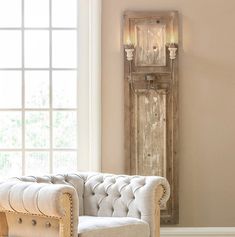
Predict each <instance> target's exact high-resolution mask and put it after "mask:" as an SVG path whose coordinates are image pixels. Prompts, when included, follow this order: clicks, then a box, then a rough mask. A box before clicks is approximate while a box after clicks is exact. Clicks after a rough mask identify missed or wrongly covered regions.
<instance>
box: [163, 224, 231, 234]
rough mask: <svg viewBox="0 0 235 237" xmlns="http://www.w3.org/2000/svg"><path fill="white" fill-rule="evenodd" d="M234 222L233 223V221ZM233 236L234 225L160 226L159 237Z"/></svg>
mask: <svg viewBox="0 0 235 237" xmlns="http://www.w3.org/2000/svg"><path fill="white" fill-rule="evenodd" d="M234 224H235V223H234ZM175 236H176V237H212V236H216V237H227V236H230V237H231V236H233V237H235V227H202V228H201V227H195V228H188V227H185V228H184V227H162V228H161V237H175Z"/></svg>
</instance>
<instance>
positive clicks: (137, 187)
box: [0, 172, 170, 237]
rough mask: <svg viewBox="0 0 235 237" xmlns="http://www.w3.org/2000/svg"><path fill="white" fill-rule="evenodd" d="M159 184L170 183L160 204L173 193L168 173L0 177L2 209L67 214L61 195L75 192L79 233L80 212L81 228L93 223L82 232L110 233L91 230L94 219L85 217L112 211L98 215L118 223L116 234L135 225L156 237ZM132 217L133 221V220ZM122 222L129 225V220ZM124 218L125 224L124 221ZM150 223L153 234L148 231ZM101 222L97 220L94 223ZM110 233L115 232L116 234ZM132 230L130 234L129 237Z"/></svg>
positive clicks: (141, 236)
mask: <svg viewBox="0 0 235 237" xmlns="http://www.w3.org/2000/svg"><path fill="white" fill-rule="evenodd" d="M159 186H162V187H163V189H164V194H163V196H162V197H161V198H160V204H161V205H164V204H165V202H166V201H167V200H168V198H169V194H170V190H169V184H168V182H167V180H166V179H165V178H162V177H157V176H127V175H112V174H101V173H83V172H81V173H77V174H59V175H52V176H42V177H34V176H28V177H18V178H13V179H10V180H9V181H6V182H3V183H0V211H1V209H2V210H3V211H10V212H17V213H26V214H32V215H35V214H36V215H37V214H40V215H44V216H45V217H55V218H61V217H62V216H63V215H64V213H65V210H64V209H63V208H61V206H60V205H61V203H60V202H59V199H60V197H61V195H63V194H65V193H67V194H69V195H71V197H72V209H71V211H72V213H73V216H72V221H73V227H72V229H73V236H76V233H78V229H77V225H76V223H77V221H78V212H79V216H80V217H79V222H80V225H81V226H79V231H82V230H85V229H89V231H88V232H87V233H81V232H80V236H82V237H88V236H89V237H90V236H102V237H105V236H106V235H105V234H102V235H101V234H98V233H99V232H100V231H101V230H99V228H97V229H95V230H94V231H95V233H97V235H90V234H89V233H91V232H92V233H93V231H92V230H91V229H92V226H93V225H90V227H91V228H90V227H89V223H88V222H87V223H86V221H85V220H88V219H89V222H90V220H93V218H96V217H106V218H108V217H109V218H108V219H105V218H97V221H98V220H99V225H98V223H97V225H98V226H103V229H108V228H106V226H104V224H105V223H106V221H104V220H107V227H108V226H109V227H112V230H111V229H109V231H111V232H112V233H113V236H115V237H119V236H125V235H124V233H125V231H124V229H128V230H130V231H129V232H131V233H133V236H134V235H135V237H145V236H150V237H155V236H156V234H155V233H156V229H157V227H156V206H157V205H158V203H156V202H157V201H156V189H157V187H159ZM78 203H79V205H78ZM78 209H79V210H78ZM82 216H93V217H89V218H88V217H82ZM114 217H122V218H114ZM127 217H131V218H130V219H128V218H127ZM87 218H88V219H87ZM125 218H126V219H125ZM133 218H135V219H134V221H136V223H135V224H133V223H132V221H133ZM82 220H84V221H82ZM129 221H130V222H129ZM92 222H93V221H92ZM95 222H96V221H95ZM127 222H128V223H132V224H130V225H129V224H127ZM122 223H126V224H127V225H125V226H124V224H123V225H122ZM119 224H120V225H121V226H122V227H119V226H118V225H119ZM146 225H147V226H148V231H149V232H150V235H149V234H147V233H148V231H147V229H146ZM96 227H97V226H96V225H95V226H94V228H96ZM134 227H135V228H137V229H138V228H139V231H137V232H135V230H134V229H135V228H134ZM119 229H120V230H119ZM118 231H123V234H118V235H117V234H115V233H117V232H118ZM106 232H107V230H104V233H106ZM111 232H110V233H111ZM102 233H103V232H102ZM140 233H143V234H140ZM107 236H109V237H111V235H110V234H109V235H108V234H107ZM131 236H132V235H128V237H131ZM19 237H22V236H19ZM24 237H27V236H24Z"/></svg>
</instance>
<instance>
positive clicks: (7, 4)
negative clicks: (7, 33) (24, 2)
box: [0, 0, 21, 27]
mask: <svg viewBox="0 0 235 237" xmlns="http://www.w3.org/2000/svg"><path fill="white" fill-rule="evenodd" d="M0 27H21V1H19V0H1V1H0Z"/></svg>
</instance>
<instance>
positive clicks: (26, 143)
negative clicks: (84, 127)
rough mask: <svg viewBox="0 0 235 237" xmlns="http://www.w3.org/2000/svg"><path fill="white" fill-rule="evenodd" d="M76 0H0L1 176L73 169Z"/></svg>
mask: <svg viewBox="0 0 235 237" xmlns="http://www.w3.org/2000/svg"><path fill="white" fill-rule="evenodd" d="M77 5H78V3H77V0H1V1H0V177H6V176H16V175H24V174H33V175H37V174H41V173H51V172H53V173H59V172H66V171H69V172H71V171H76V170H78V160H79V159H78V158H79V155H78V146H79V142H78V121H79V118H78V114H79V113H78V53H77V52H78V43H77V42H78V40H77V37H78V27H77V23H78V11H77V9H78V6H77Z"/></svg>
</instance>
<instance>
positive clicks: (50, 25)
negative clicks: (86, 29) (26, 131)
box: [49, 0, 53, 173]
mask: <svg viewBox="0 0 235 237" xmlns="http://www.w3.org/2000/svg"><path fill="white" fill-rule="evenodd" d="M49 44H50V45H49V60H50V61H49V80H50V105H49V106H50V107H49V113H50V115H49V116H50V155H49V158H50V162H49V163H50V167H49V170H50V173H52V172H53V110H52V104H53V101H52V99H53V95H52V93H53V92H52V0H49Z"/></svg>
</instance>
